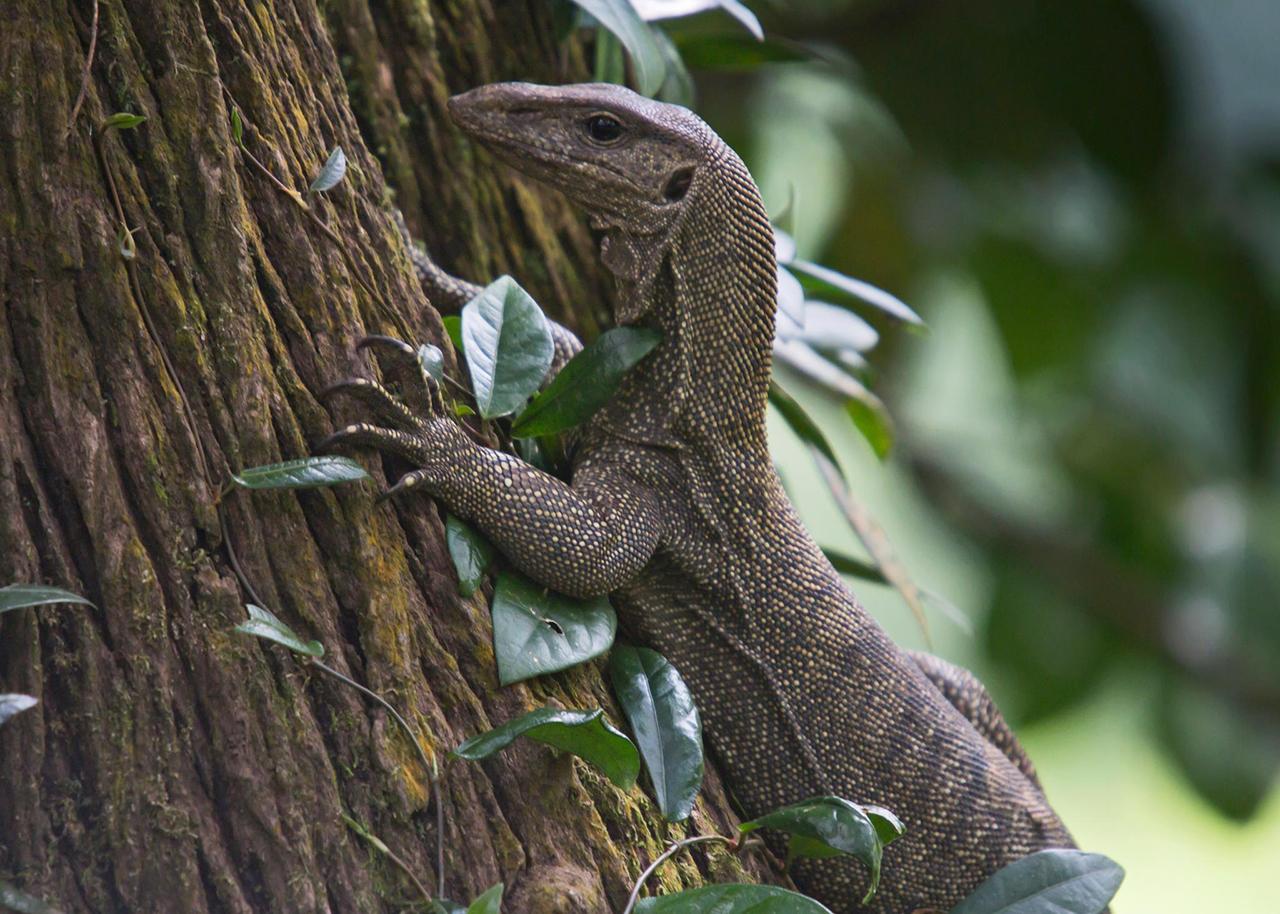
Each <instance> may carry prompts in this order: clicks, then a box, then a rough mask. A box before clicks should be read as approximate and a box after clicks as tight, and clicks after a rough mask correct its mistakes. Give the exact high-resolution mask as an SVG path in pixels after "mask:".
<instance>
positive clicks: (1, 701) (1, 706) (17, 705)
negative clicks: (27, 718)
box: [0, 692, 37, 724]
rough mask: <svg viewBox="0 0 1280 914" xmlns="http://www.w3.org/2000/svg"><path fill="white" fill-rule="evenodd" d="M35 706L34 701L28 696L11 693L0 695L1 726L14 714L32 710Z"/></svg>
mask: <svg viewBox="0 0 1280 914" xmlns="http://www.w3.org/2000/svg"><path fill="white" fill-rule="evenodd" d="M36 704H37V702H36V700H35V699H34V698H32V697H31V696H30V695H21V694H18V693H13V692H10V693H3V694H0V724H3V723H4V722H5V721H7V720H8V719H9V718H10V717H13V715H15V714H21V713H22V712H23V711H27V710H30V709H31V708H34V707H35V706H36Z"/></svg>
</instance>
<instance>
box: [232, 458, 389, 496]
mask: <svg viewBox="0 0 1280 914" xmlns="http://www.w3.org/2000/svg"><path fill="white" fill-rule="evenodd" d="M368 478H369V474H368V473H366V472H365V470H364V467H362V466H360V464H358V463H356V462H355V461H354V460H352V459H351V458H350V457H301V458H299V459H297V460H286V461H284V462H283V463H268V464H264V465H263V466H260V467H250V468H249V469H247V470H241V471H240V472H239V473H237V474H235V475H234V476H232V477H231V480H232V481H233V482H234V483H235V484H236V485H238V486H240V487H241V488H245V489H315V488H319V487H320V486H336V485H338V484H339V483H344V482H359V481H360V480H362V479H368Z"/></svg>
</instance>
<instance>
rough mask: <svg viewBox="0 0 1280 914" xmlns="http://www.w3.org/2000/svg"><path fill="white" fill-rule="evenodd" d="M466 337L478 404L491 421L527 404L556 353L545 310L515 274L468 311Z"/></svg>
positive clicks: (464, 316)
mask: <svg viewBox="0 0 1280 914" xmlns="http://www.w3.org/2000/svg"><path fill="white" fill-rule="evenodd" d="M462 341H463V351H464V352H465V354H466V358H467V365H468V367H469V368H470V369H471V385H472V388H473V389H474V391H475V395H476V406H477V408H478V409H479V410H480V415H481V416H483V417H484V418H486V419H492V418H494V417H495V416H506V415H510V414H511V413H513V412H515V411H516V410H517V409H519V408H520V407H521V406H523V405H524V401H525V400H527V399H529V397H530V396H532V395H533V393H534V392H535V391H536V390H537V389H538V388H539V387H541V386H542V380H543V378H545V377H546V376H547V369H548V368H550V367H551V359H552V357H553V356H554V354H555V346H554V344H553V343H552V340H551V330H550V328H549V327H548V326H547V319H546V317H544V316H543V314H542V309H540V308H539V307H538V305H537V303H536V302H534V300H533V299H532V298H530V297H529V293H528V292H526V291H525V290H524V289H522V288H520V286H519V285H518V284H517V283H516V281H515V280H514V279H512V278H511V277H510V276H501V277H499V278H498V279H496V280H495V281H494V282H492V283H490V284H489V285H488V286H486V287H485V289H484V291H482V292H481V293H480V294H479V295H477V296H476V297H475V298H473V299H472V300H471V301H469V302H468V303H467V305H466V307H465V308H463V309H462Z"/></svg>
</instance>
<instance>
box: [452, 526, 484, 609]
mask: <svg viewBox="0 0 1280 914" xmlns="http://www.w3.org/2000/svg"><path fill="white" fill-rule="evenodd" d="M444 538H445V543H446V544H447V545H448V547H449V557H450V558H451V559H453V567H454V568H455V569H457V571H458V592H459V593H460V594H462V595H463V596H464V597H469V596H471V595H472V594H474V593H475V592H476V590H478V589H479V587H480V584H481V583H482V582H483V581H484V575H485V572H486V571H488V570H489V566H490V565H491V564H493V547H492V546H491V545H489V541H488V540H487V539H485V538H484V537H483V536H481V535H480V534H479V533H478V532H476V531H475V530H474V529H473V528H472V527H470V526H468V525H467V524H466V523H464V522H463V521H462V519H461V518H459V517H457V516H456V515H453V514H450V515H449V519H448V520H447V521H445V525H444Z"/></svg>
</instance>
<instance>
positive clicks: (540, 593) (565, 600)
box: [493, 571, 618, 685]
mask: <svg viewBox="0 0 1280 914" xmlns="http://www.w3.org/2000/svg"><path fill="white" fill-rule="evenodd" d="M617 628H618V617H617V615H615V613H614V611H613V607H612V606H610V605H609V598H608V597H597V598H595V599H593V600H575V599H573V598H572V597H567V596H565V595H564V594H559V593H555V592H554V591H548V590H546V589H544V588H542V587H539V586H538V585H537V584H535V583H533V582H532V581H530V580H529V579H528V578H526V577H524V576H523V575H520V574H517V573H515V572H511V571H507V572H503V573H502V574H501V575H499V576H498V583H497V585H496V586H495V587H494V590H493V650H494V654H495V655H496V656H497V660H498V681H499V682H501V683H502V684H503V685H511V683H513V682H520V681H522V680H525V679H531V678H532V677H534V676H541V675H542V674H543V673H554V672H555V671H556V670H563V669H566V668H568V667H571V666H574V665H576V664H579V663H582V662H583V661H585V660H590V659H591V658H592V657H599V656H600V655H601V654H603V653H604V652H605V651H607V650H609V648H610V647H611V646H612V645H613V637H614V634H615V632H616V631H617Z"/></svg>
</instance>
